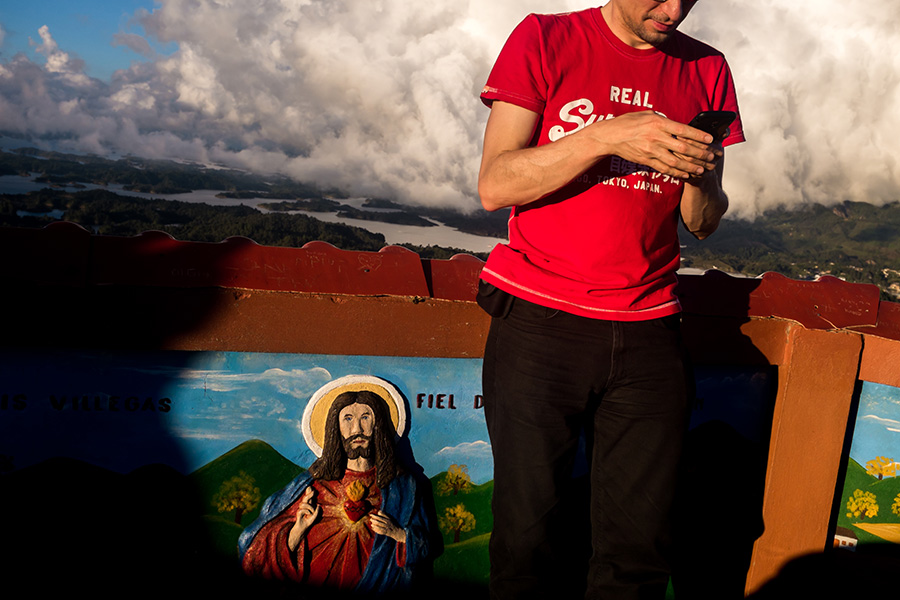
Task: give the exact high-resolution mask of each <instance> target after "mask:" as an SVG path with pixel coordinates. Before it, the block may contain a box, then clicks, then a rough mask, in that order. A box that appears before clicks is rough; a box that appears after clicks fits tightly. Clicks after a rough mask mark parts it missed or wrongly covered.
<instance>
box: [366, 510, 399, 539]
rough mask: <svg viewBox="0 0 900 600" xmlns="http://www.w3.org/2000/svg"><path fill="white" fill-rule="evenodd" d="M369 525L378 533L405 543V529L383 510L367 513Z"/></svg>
mask: <svg viewBox="0 0 900 600" xmlns="http://www.w3.org/2000/svg"><path fill="white" fill-rule="evenodd" d="M369 527H371V528H372V531H374V532H375V533H377V534H379V535H386V536H388V537H389V538H392V539H394V540H396V541H397V542H399V543H401V544H405V543H406V530H405V529H403V528H402V527H400V526H399V525H398V524H397V522H396V521H394V519H393V518H391V516H390V515H388V514H387V513H385V512H383V511H380V510H379V511H378V512H375V513H369Z"/></svg>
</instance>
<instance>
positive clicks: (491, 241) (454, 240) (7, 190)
mask: <svg viewBox="0 0 900 600" xmlns="http://www.w3.org/2000/svg"><path fill="white" fill-rule="evenodd" d="M45 187H47V185H46V184H43V183H37V182H35V181H34V180H33V178H30V177H21V176H19V175H3V176H0V194H27V193H28V192H32V191H37V190H40V189H43V188H45ZM100 187H102V186H98V185H86V186H85V187H83V188H63V189H66V190H67V191H72V192H74V191H78V190H79V189H97V188H100ZM106 189H108V190H110V191H111V192H115V193H116V194H121V195H123V196H135V197H138V198H148V199H149V198H163V199H166V200H178V201H181V202H201V203H206V204H209V205H211V206H240V205H241V204H243V205H245V206H252V207H253V208H256V209H259V210H260V211H262V212H268V211H266V210H265V209H263V208H260V207H259V205H260V204H263V203H265V202H271V200H268V199H263V198H241V199H237V198H219V197H217V196H216V194H218V193H220V192H219V191H218V190H195V191H193V192H190V193H187V194H142V193H139V192H129V191H126V190H124V189H122V186H121V185H110V186H107V188H106ZM340 202H341V203H343V204H347V205H350V206H353V207H354V208H359V209H361V210H372V211H373V212H384V209H366V208H365V207H364V206H363V203H364V202H365V198H350V199H341V200H340ZM297 212H298V213H299V214H305V215H308V216H310V217H313V218H315V219H319V220H320V221H325V222H328V223H344V224H346V225H353V226H356V227H361V228H363V229H366V230H368V231H371V232H373V233H380V234H381V235H383V236H384V239H385V241H386V242H387V243H388V244H401V243H407V244H416V245H419V246H429V245H435V246H448V247H453V248H460V249H462V250H466V251H468V252H490V251H491V249H492V248H493V247H494V246H496V245H497V244H499V243H504V242H506V240H505V239H501V238H492V237H485V236H480V235H472V234H469V233H464V232H462V231H459V230H457V229H454V228H452V227H448V226H446V225H444V224H443V223H440V222H438V221H434V220H432V221H431V222H432V223H435V226H434V227H416V226H412V225H395V224H393V223H382V222H380V221H362V220H358V219H342V218H338V215H337V213H336V212H333V213H312V212H306V211H297Z"/></svg>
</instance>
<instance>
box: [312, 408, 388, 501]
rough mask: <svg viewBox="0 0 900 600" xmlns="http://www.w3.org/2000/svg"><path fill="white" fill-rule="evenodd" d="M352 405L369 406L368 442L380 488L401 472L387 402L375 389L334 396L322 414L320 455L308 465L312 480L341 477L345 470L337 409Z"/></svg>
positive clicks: (328, 479) (377, 483) (333, 479)
mask: <svg viewBox="0 0 900 600" xmlns="http://www.w3.org/2000/svg"><path fill="white" fill-rule="evenodd" d="M353 404H364V405H366V406H368V407H369V408H371V409H372V413H373V414H374V415H375V426H374V428H373V429H372V444H373V446H374V452H375V454H374V459H375V468H376V469H377V472H376V479H375V482H376V485H378V487H379V488H384V487H385V486H386V485H387V484H388V483H390V482H391V480H393V479H394V477H396V476H397V474H399V473H400V472H401V468H400V465H399V464H398V462H397V460H396V458H395V456H394V436H395V435H396V432H395V431H394V422H393V421H391V415H390V412H389V411H388V407H387V403H386V402H385V401H384V400H383V399H382V398H381V396H379V395H378V394H376V393H375V392H370V391H367V390H360V391H358V392H344V393H343V394H340V395H338V397H337V398H335V399H334V402H333V403H332V405H331V408H330V409H328V415H327V416H326V417H325V440H324V444H323V448H322V456H320V457H319V458H318V459H317V460H316V461H315V462H314V463H313V464H312V465H310V467H309V474H310V475H312V477H313V479H324V480H326V481H338V480H340V479H343V478H344V473H345V471H346V470H347V454H346V452H345V451H344V445H343V443H342V442H343V439H342V436H341V428H340V424H339V423H338V417H339V416H340V414H341V411H342V410H344V409H345V408H347V407H348V406H350V405H353Z"/></svg>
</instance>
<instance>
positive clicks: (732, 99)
mask: <svg viewBox="0 0 900 600" xmlns="http://www.w3.org/2000/svg"><path fill="white" fill-rule="evenodd" d="M715 94H716V96H717V103H718V104H719V105H720V106H721V109H720V110H733V111H734V112H735V113H737V117H736V118H735V120H734V121H733V122H732V123H731V125H730V126H729V133H728V137H726V138H725V139H724V140H723V141H722V146H730V145H732V144H737V143H740V142H743V141H746V138H745V137H744V125H743V123H742V122H741V111H740V109H739V108H738V101H737V93H736V92H735V90H734V79H733V78H732V76H731V69H730V68H729V67H728V63H727V62H725V61H724V60H723V61H722V71H721V74H720V77H719V80H718V82H717V85H716V92H715Z"/></svg>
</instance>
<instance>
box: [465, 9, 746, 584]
mask: <svg viewBox="0 0 900 600" xmlns="http://www.w3.org/2000/svg"><path fill="white" fill-rule="evenodd" d="M693 4H694V2H693V1H689V0H610V1H609V2H608V3H607V4H606V5H605V6H603V7H602V8H595V9H589V10H584V11H580V12H575V13H567V14H562V15H530V16H529V17H527V18H526V19H525V20H524V21H523V22H522V23H521V24H520V25H519V26H518V27H517V28H516V29H515V31H514V32H513V33H512V35H511V36H510V38H509V40H508V41H507V43H506V45H505V47H504V49H503V51H502V52H501V54H500V56H499V57H498V59H497V62H496V64H495V66H494V69H493V70H492V72H491V74H490V77H489V78H488V82H487V85H486V86H485V87H484V90H483V91H482V94H481V97H482V100H483V101H484V102H485V103H486V104H487V105H489V106H490V107H491V115H490V117H489V119H488V123H487V128H486V131H485V139H484V155H483V158H482V164H481V171H480V174H479V182H478V191H479V194H480V196H481V201H482V204H483V205H484V207H485V208H486V209H487V210H497V209H500V208H507V207H512V212H511V217H510V221H509V243H508V244H505V245H500V246H498V247H497V248H495V249H494V251H493V252H492V253H491V255H490V257H489V259H488V261H487V264H486V265H485V268H484V270H483V272H482V276H481V278H482V285H481V289H480V292H479V303H480V304H482V306H484V307H485V308H486V309H487V310H488V312H490V313H491V314H492V316H493V317H494V319H493V321H492V324H491V333H490V335H489V337H488V341H487V345H486V348H485V361H484V396H485V401H484V407H485V418H486V420H487V424H488V431H489V434H490V437H491V444H492V448H493V452H494V472H495V479H494V485H495V488H494V505H493V510H494V529H493V535H492V538H491V547H490V551H491V593H492V596H493V597H495V598H503V599H504V600H505V599H508V598H522V597H532V596H533V597H538V596H544V595H548V594H552V595H557V594H558V593H559V586H560V582H561V579H562V578H561V577H560V573H563V572H569V571H567V569H570V567H571V565H572V564H578V563H577V562H573V561H572V560H571V556H572V552H571V550H572V548H573V547H576V546H577V541H574V540H573V538H572V536H571V535H570V534H571V532H572V531H573V520H572V518H573V517H572V511H568V510H567V509H565V508H564V507H566V506H568V504H567V503H568V502H569V490H568V489H567V488H568V486H569V485H570V482H571V481H572V477H571V475H572V472H573V464H574V461H575V457H576V454H577V449H578V446H579V443H580V442H579V439H580V436H581V434H582V432H583V433H584V437H585V439H586V441H587V445H586V456H587V460H588V463H589V465H590V488H591V491H590V503H591V504H590V511H589V512H590V522H591V542H592V551H591V552H592V554H591V559H590V561H589V566H588V567H587V569H588V572H587V584H586V588H587V596H586V597H588V598H591V597H596V598H616V600H620V599H627V598H650V597H659V598H662V597H663V595H664V593H665V587H666V583H667V581H668V576H669V572H670V567H669V564H670V556H669V554H670V551H669V548H670V541H671V540H670V533H669V528H670V525H669V522H670V514H669V513H670V507H671V504H672V495H673V490H674V486H675V474H676V471H677V466H678V461H679V457H680V452H681V446H682V443H683V437H684V432H685V429H686V423H687V417H688V410H689V409H688V400H687V398H688V393H687V388H688V385H689V381H690V374H689V373H687V372H686V369H685V367H684V361H683V351H682V347H681V340H680V331H679V325H680V318H679V312H680V305H679V303H678V299H677V297H676V296H675V285H676V276H675V271H676V270H677V268H678V265H679V260H680V256H679V244H678V236H677V226H678V221H679V220H680V221H682V222H683V223H684V226H685V227H686V228H687V230H688V231H690V232H691V233H692V234H693V235H694V236H696V237H698V238H701V239H702V238H704V237H706V236H707V235H709V234H711V233H712V232H713V231H714V230H715V229H716V227H717V226H718V224H719V220H720V219H721V217H722V215H723V214H724V213H725V211H726V209H727V206H728V200H727V197H726V195H725V193H724V192H723V190H722V187H721V180H722V169H723V156H724V150H723V147H724V146H726V145H729V144H732V143H737V142H741V141H743V140H744V137H743V132H742V127H741V121H740V117H739V116H738V117H737V119H736V120H735V121H734V122H733V123H732V124H731V128H730V132H729V133H728V134H727V135H726V136H725V137H724V139H714V137H713V136H712V135H710V134H707V133H704V132H703V131H700V130H698V129H694V128H692V127H689V126H688V125H685V123H687V122H688V121H690V120H691V118H692V117H693V116H694V115H695V114H697V113H698V112H701V111H707V110H729V111H733V112H735V113H737V112H738V107H737V100H736V96H735V92H734V85H733V82H732V79H731V72H730V70H729V68H728V65H727V63H726V62H725V59H724V57H723V56H722V55H721V53H719V52H718V51H716V50H715V49H713V48H711V47H709V46H707V45H705V44H703V43H701V42H699V41H697V40H694V39H692V38H690V37H688V36H686V35H684V34H681V33H680V32H678V31H676V29H677V27H678V25H679V24H680V23H681V21H682V20H683V19H684V17H685V16H686V15H687V13H688V12H689V11H690V9H691V8H692V7H693ZM578 587H580V588H581V590H584V589H585V585H584V584H580V585H579V586H578Z"/></svg>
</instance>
